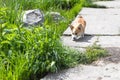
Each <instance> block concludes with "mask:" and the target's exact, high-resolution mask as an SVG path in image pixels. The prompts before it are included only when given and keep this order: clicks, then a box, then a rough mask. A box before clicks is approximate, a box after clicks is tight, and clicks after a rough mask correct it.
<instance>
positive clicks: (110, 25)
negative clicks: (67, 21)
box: [63, 8, 120, 35]
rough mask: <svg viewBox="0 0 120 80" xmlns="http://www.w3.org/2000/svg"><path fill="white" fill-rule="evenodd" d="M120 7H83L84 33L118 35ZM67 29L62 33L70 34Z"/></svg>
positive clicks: (119, 32) (119, 31)
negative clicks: (85, 24) (85, 23)
mask: <svg viewBox="0 0 120 80" xmlns="http://www.w3.org/2000/svg"><path fill="white" fill-rule="evenodd" d="M119 13H120V9H98V8H97V9H95V8H83V9H82V11H81V12H80V13H79V15H82V16H83V17H84V19H85V20H86V22H87V26H86V29H85V34H89V35H120V18H119V17H120V14H119ZM70 34H71V30H70V28H69V27H68V29H67V30H66V31H65V32H64V33H63V35H70Z"/></svg>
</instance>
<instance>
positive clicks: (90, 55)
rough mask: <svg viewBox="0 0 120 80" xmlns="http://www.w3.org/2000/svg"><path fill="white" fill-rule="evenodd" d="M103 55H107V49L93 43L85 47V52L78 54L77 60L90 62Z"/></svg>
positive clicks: (85, 62)
mask: <svg viewBox="0 0 120 80" xmlns="http://www.w3.org/2000/svg"><path fill="white" fill-rule="evenodd" d="M105 56H107V51H106V50H105V49H103V48H101V47H100V46H99V45H96V44H94V45H92V46H89V47H87V48H86V52H85V53H82V54H81V55H80V56H79V60H78V62H79V63H83V64H90V63H92V62H93V61H95V60H97V59H99V58H101V57H105Z"/></svg>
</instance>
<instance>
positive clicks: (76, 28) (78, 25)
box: [70, 16, 86, 37]
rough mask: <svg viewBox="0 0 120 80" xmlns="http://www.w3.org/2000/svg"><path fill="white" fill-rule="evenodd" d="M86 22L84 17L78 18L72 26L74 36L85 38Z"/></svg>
mask: <svg viewBox="0 0 120 80" xmlns="http://www.w3.org/2000/svg"><path fill="white" fill-rule="evenodd" d="M85 27H86V21H85V20H84V19H83V17H82V16H78V17H77V18H76V19H75V20H74V21H73V22H72V24H71V25H70V28H71V31H72V35H76V36H82V37H84V32H85Z"/></svg>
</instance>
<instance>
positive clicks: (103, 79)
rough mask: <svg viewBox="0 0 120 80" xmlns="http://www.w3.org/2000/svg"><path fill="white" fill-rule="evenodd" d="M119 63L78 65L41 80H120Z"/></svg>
mask: <svg viewBox="0 0 120 80" xmlns="http://www.w3.org/2000/svg"><path fill="white" fill-rule="evenodd" d="M119 66H120V63H119V64H115V63H110V64H102V65H101V66H94V65H79V66H77V67H75V68H71V69H67V70H64V71H61V72H59V73H56V74H50V75H48V76H46V77H45V78H44V79H42V80H120V76H119V75H120V67H119Z"/></svg>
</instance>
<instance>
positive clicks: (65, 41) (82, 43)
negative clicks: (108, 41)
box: [62, 36, 98, 48]
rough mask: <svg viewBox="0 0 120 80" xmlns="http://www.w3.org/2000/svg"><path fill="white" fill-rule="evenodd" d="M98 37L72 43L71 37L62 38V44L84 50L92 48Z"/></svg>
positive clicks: (86, 37) (88, 37)
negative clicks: (88, 47)
mask: <svg viewBox="0 0 120 80" xmlns="http://www.w3.org/2000/svg"><path fill="white" fill-rule="evenodd" d="M97 38H98V37H97V36H85V37H84V38H81V39H80V40H78V41H72V39H71V36H62V42H63V44H64V45H66V46H69V47H75V48H82V47H83V48H84V47H87V46H92V45H93V44H94V43H95V41H97Z"/></svg>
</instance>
